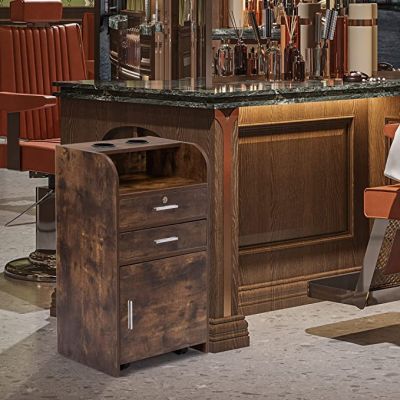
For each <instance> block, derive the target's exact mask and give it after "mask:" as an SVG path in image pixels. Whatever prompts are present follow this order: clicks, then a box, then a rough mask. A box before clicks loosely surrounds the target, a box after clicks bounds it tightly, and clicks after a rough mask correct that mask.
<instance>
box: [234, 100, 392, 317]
mask: <svg viewBox="0 0 400 400" xmlns="http://www.w3.org/2000/svg"><path fill="white" fill-rule="evenodd" d="M399 105H400V104H399V99H397V98H383V99H382V98H380V99H366V100H354V101H351V100H349V101H341V102H325V103H308V104H295V105H281V106H271V107H252V108H250V107H248V108H242V109H240V115H239V129H240V145H239V154H240V157H239V171H240V180H239V188H240V189H239V190H240V197H239V215H240V243H241V247H240V251H239V254H240V267H239V271H240V282H239V300H240V303H239V304H240V308H241V311H242V312H243V313H244V314H251V313H257V312H264V311H268V310H274V309H279V308H285V307H290V306H295V305H300V304H304V303H306V302H309V301H310V300H309V299H308V298H307V295H306V287H307V281H308V280H310V279H314V278H318V277H323V276H330V275H334V274H338V273H346V272H354V271H356V270H357V269H358V268H359V267H360V266H361V263H362V259H363V255H364V251H365V247H366V244H367V240H368V233H369V223H368V220H367V219H366V218H365V217H364V215H363V191H364V189H365V187H367V186H372V185H379V184H382V183H384V177H383V168H384V164H385V159H386V148H387V143H385V138H384V137H383V125H384V123H385V118H387V117H388V116H390V117H391V118H395V117H397V118H398V116H399V111H400V107H399Z"/></svg>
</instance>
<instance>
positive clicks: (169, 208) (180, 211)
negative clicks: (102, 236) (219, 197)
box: [119, 185, 208, 231]
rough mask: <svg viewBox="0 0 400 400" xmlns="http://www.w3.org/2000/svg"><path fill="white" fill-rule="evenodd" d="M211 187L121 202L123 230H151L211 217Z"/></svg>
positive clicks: (165, 191)
mask: <svg viewBox="0 0 400 400" xmlns="http://www.w3.org/2000/svg"><path fill="white" fill-rule="evenodd" d="M207 203H208V199H207V186H206V185H198V186H194V187H187V188H179V189H167V190H158V191H156V192H152V193H140V194H137V195H135V196H132V197H122V198H121V200H120V217H119V220H120V229H121V230H123V231H126V230H130V229H142V228H150V227H154V226H161V225H168V224H174V223H177V222H183V221H188V220H194V219H201V218H206V217H207Z"/></svg>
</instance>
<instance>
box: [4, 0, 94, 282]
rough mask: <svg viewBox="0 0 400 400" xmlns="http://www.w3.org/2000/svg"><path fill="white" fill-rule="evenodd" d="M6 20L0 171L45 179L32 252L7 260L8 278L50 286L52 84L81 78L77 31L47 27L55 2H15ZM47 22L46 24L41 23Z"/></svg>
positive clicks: (57, 11)
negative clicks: (6, 170)
mask: <svg viewBox="0 0 400 400" xmlns="http://www.w3.org/2000/svg"><path fill="white" fill-rule="evenodd" d="M10 11H11V20H12V21H15V22H23V23H25V24H26V25H24V26H1V27H0V43H1V45H0V137H3V140H2V141H1V140H0V168H8V169H12V170H18V171H27V172H29V173H30V175H31V176H32V177H35V176H40V177H48V181H49V185H48V187H39V188H37V191H36V199H37V202H36V203H35V204H36V251H34V252H33V253H31V254H30V255H29V257H27V258H21V259H18V260H14V261H11V262H9V263H8V264H7V265H6V267H5V272H4V273H5V274H6V275H7V276H9V277H13V278H17V279H24V280H33V281H47V282H54V281H55V277H56V271H55V218H54V217H55V216H54V169H55V165H54V164H55V156H54V155H55V146H56V145H57V144H58V143H59V141H60V139H59V138H60V116H59V104H58V100H57V99H56V98H54V97H53V96H51V95H52V93H53V92H54V91H55V89H54V87H53V86H52V83H53V82H54V81H68V80H82V79H86V66H85V59H84V53H83V45H82V37H81V30H80V27H79V25H77V24H68V25H54V26H49V25H48V23H49V22H52V23H54V22H57V21H60V20H61V18H62V2H61V1H58V0H15V1H12V2H11V3H10ZM45 24H47V25H45Z"/></svg>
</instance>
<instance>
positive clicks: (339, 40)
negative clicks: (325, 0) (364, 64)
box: [329, 0, 348, 78]
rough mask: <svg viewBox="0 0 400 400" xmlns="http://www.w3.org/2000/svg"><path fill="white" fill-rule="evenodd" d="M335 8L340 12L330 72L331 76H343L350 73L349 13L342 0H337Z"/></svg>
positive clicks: (331, 47) (332, 42)
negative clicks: (347, 13)
mask: <svg viewBox="0 0 400 400" xmlns="http://www.w3.org/2000/svg"><path fill="white" fill-rule="evenodd" d="M334 9H335V10H336V11H337V13H338V17H337V22H336V31H335V34H334V37H333V40H332V41H331V43H330V46H329V47H330V49H329V55H330V57H329V58H330V74H331V78H343V76H344V75H345V74H347V73H348V62H347V41H348V37H347V20H348V18H347V15H346V12H347V10H346V8H345V7H344V4H343V1H342V0H335V3H334Z"/></svg>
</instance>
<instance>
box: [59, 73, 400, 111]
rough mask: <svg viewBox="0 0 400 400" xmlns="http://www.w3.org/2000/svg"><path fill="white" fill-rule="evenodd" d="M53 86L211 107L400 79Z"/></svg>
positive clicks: (394, 89)
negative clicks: (336, 81) (342, 81)
mask: <svg viewBox="0 0 400 400" xmlns="http://www.w3.org/2000/svg"><path fill="white" fill-rule="evenodd" d="M55 86H58V87H60V92H59V93H56V95H57V96H59V97H61V98H75V99H83V100H97V101H108V102H128V103H135V104H151V105H163V106H173V107H189V108H207V109H226V108H236V107H242V106H257V105H275V104H290V103H304V102H316V101H330V100H350V99H363V98H373V97H387V96H400V79H387V80H385V81H377V82H362V83H336V84H334V83H333V82H326V81H322V82H321V81H307V82H302V83H291V82H279V83H269V82H266V81H243V82H237V83H229V84H215V85H214V86H213V87H212V88H206V87H205V85H204V81H202V80H191V79H182V80H179V81H118V82H105V81H103V82H94V81H76V82H57V83H55Z"/></svg>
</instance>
